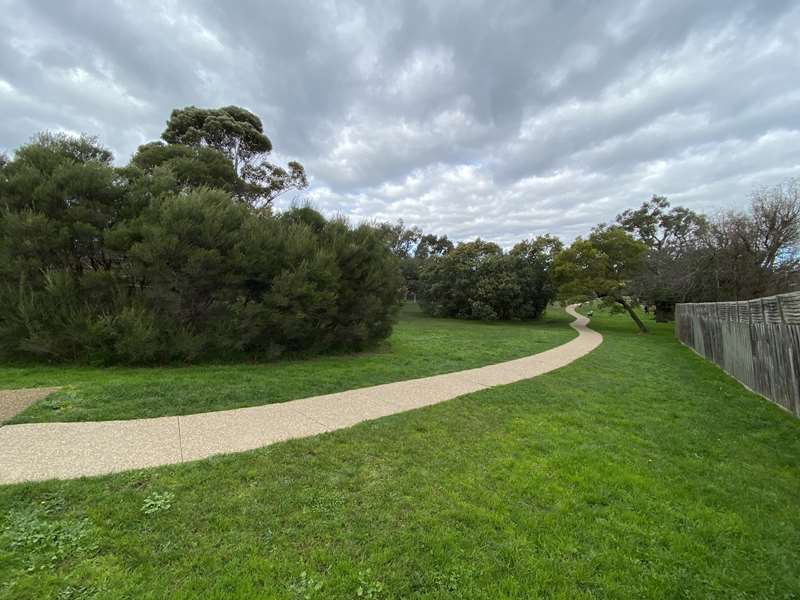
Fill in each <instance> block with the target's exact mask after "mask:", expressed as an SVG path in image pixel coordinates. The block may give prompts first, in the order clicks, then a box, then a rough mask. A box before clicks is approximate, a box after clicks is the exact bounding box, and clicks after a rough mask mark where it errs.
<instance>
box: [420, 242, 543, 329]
mask: <svg viewBox="0 0 800 600" xmlns="http://www.w3.org/2000/svg"><path fill="white" fill-rule="evenodd" d="M553 240H554V238H538V239H537V240H531V241H528V242H522V243H520V244H518V245H517V246H515V247H514V249H513V250H512V251H511V252H510V253H505V252H503V250H502V248H500V246H498V245H497V244H494V243H492V242H486V241H483V240H481V239H477V240H475V241H473V242H466V243H461V244H459V245H458V246H456V247H455V248H453V249H452V250H450V251H449V252H446V253H444V254H440V255H437V256H431V257H429V258H427V259H426V260H424V262H423V263H422V265H421V267H420V278H419V292H420V304H421V306H422V308H423V310H424V311H425V312H427V313H429V314H432V315H434V316H445V317H455V318H461V319H482V320H495V319H500V320H508V319H535V318H537V317H538V316H539V315H541V313H542V312H543V311H544V309H545V308H546V306H547V303H548V302H549V300H550V299H551V298H552V295H553V286H552V285H551V282H550V270H549V263H550V256H551V250H552V247H551V246H552V245H553Z"/></svg>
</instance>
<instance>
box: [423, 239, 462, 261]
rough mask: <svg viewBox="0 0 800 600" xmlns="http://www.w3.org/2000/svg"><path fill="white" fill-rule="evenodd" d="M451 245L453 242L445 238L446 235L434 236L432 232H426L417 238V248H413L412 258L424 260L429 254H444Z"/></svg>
mask: <svg viewBox="0 0 800 600" xmlns="http://www.w3.org/2000/svg"><path fill="white" fill-rule="evenodd" d="M453 247H454V246H453V242H451V241H450V240H449V239H447V236H446V235H443V236H436V235H434V234H432V233H426V234H425V235H423V236H422V237H421V238H420V239H419V243H418V244H417V248H416V250H414V258H416V259H418V260H426V259H428V258H430V257H431V256H444V255H445V254H447V253H448V252H450V251H451V250H452V249H453Z"/></svg>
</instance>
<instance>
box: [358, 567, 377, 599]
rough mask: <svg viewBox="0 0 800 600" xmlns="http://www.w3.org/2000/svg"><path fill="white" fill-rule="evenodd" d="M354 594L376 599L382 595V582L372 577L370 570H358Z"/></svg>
mask: <svg viewBox="0 0 800 600" xmlns="http://www.w3.org/2000/svg"><path fill="white" fill-rule="evenodd" d="M356 596H357V597H359V598H366V599H367V600H377V599H378V598H381V597H382V596H383V583H381V582H380V581H378V580H377V579H375V578H374V577H372V570H371V569H367V570H366V571H359V572H358V589H356Z"/></svg>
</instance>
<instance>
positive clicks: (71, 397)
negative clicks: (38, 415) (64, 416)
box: [37, 389, 81, 411]
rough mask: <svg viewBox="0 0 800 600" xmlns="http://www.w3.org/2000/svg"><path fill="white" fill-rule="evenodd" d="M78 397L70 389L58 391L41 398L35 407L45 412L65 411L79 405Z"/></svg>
mask: <svg viewBox="0 0 800 600" xmlns="http://www.w3.org/2000/svg"><path fill="white" fill-rule="evenodd" d="M80 400H81V399H80V397H79V396H78V394H77V392H76V391H75V390H72V389H65V390H59V391H58V392H54V393H52V394H50V395H49V396H47V397H46V398H42V399H41V400H40V401H39V402H38V403H37V406H38V407H40V408H42V409H43V410H45V411H65V410H69V409H70V408H71V407H72V406H75V405H76V404H79V403H80Z"/></svg>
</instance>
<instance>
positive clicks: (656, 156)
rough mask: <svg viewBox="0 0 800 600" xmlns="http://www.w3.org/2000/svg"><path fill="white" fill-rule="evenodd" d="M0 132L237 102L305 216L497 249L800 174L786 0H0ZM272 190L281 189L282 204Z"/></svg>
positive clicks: (147, 118) (118, 143)
mask: <svg viewBox="0 0 800 600" xmlns="http://www.w3.org/2000/svg"><path fill="white" fill-rule="evenodd" d="M0 14H2V18H0V114H2V118H0V149H4V150H6V152H9V151H12V150H13V148H15V147H17V146H18V145H20V144H22V143H24V142H25V141H27V140H28V139H29V138H30V136H31V135H32V134H33V133H35V132H36V131H40V130H44V129H50V130H63V131H69V132H86V133H90V134H96V135H98V136H99V137H100V138H101V140H102V141H103V142H104V143H105V144H106V145H108V146H109V147H111V148H112V149H113V150H114V152H115V155H116V159H117V162H118V163H124V162H125V161H127V160H128V158H129V157H130V155H131V153H132V152H133V151H134V150H135V148H136V147H137V145H139V144H141V143H143V142H146V141H149V140H153V139H156V138H158V136H159V135H160V133H161V131H162V130H163V127H164V122H165V120H166V119H167V117H168V116H169V112H170V111H171V110H172V109H173V108H175V107H182V106H186V105H190V104H194V105H196V106H204V107H212V106H222V105H228V104H237V105H240V106H244V107H246V108H248V109H250V110H252V111H253V112H255V113H256V114H258V115H259V116H260V117H261V118H262V119H263V121H264V125H265V129H266V131H267V133H268V134H269V136H270V138H271V139H272V141H273V145H274V146H275V149H276V158H277V159H279V160H287V159H290V158H293V159H297V160H299V161H301V162H302V163H303V164H304V165H305V167H306V170H307V171H308V173H309V174H310V175H311V177H312V180H311V186H310V188H309V190H308V192H307V193H306V194H304V195H303V197H307V198H309V199H310V200H311V202H312V203H313V204H314V205H315V206H317V207H318V208H320V209H322V210H323V211H324V212H326V213H329V214H332V213H337V212H338V213H343V214H345V215H348V216H351V217H352V218H353V219H355V220H361V219H365V218H374V219H381V220H396V219H399V218H402V219H403V220H404V221H405V222H406V224H409V225H419V226H421V227H422V228H423V229H425V230H426V231H433V232H437V233H447V234H449V235H450V237H451V238H454V239H467V238H472V237H475V236H481V237H483V238H488V239H492V240H496V241H499V242H501V243H504V244H509V243H513V242H514V241H515V240H518V239H520V238H523V237H527V236H529V235H532V234H539V233H544V232H553V233H557V234H559V235H561V236H563V237H565V238H567V239H570V238H572V237H574V236H575V235H577V234H579V233H582V232H585V231H587V230H588V229H589V228H590V227H591V226H592V225H593V224H595V223H597V222H599V221H604V220H610V219H613V218H614V216H615V215H616V214H617V213H618V212H620V211H621V210H622V209H624V208H626V207H629V206H636V205H638V204H640V203H641V202H642V201H644V200H646V199H647V198H649V197H650V196H651V195H652V194H654V193H658V194H665V195H668V196H669V197H670V199H671V200H672V201H673V203H677V204H683V205H686V206H690V207H693V208H697V209H707V210H710V209H714V208H722V207H733V206H744V205H745V204H746V202H747V194H748V192H749V191H750V190H752V189H753V188H754V187H756V186H759V185H764V184H770V183H777V182H780V181H782V180H783V179H785V178H787V177H790V176H798V175H800V3H798V2H796V1H785V2H784V1H781V0H756V1H753V2H743V1H742V2H740V1H735V0H721V1H714V0H704V1H702V2H698V1H697V0H690V1H683V0H671V1H669V2H664V1H663V0H656V1H652V2H650V1H646V2H633V1H628V2H612V1H610V0H604V1H602V2H595V1H588V0H587V1H580V2H579V1H575V2H569V1H566V0H563V1H561V0H553V1H551V2H545V1H538V2H537V1H532V0H527V1H522V2H519V3H515V2H510V1H508V2H506V1H503V2H497V1H496V0H495V1H489V2H479V1H460V2H452V3H451V2H438V1H435V0H421V1H420V2H412V1H398V2H374V3H373V2H363V3H362V2H349V1H342V2H322V1H319V0H314V1H311V2H308V3H304V2H300V1H297V0H291V1H288V2H273V1H252V2H239V1H234V0H232V1H230V2H219V1H217V0H207V1H192V2H188V1H187V2H167V1H164V2H153V3H147V2H145V1H142V0H137V1H131V2H111V1H97V2H81V1H67V2H64V1H60V0H52V1H49V2H47V1H36V0H19V1H14V0H11V1H9V0H0ZM291 200H292V198H286V199H285V200H283V201H282V202H283V203H284V204H285V203H287V202H290V201H291Z"/></svg>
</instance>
